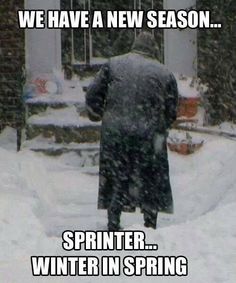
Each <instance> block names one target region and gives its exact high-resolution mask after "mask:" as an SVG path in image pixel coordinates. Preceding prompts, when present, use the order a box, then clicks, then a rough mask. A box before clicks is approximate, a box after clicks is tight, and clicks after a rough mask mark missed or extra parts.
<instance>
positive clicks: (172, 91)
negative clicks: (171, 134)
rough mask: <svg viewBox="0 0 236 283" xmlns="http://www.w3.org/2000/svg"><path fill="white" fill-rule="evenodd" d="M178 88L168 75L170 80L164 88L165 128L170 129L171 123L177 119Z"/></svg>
mask: <svg viewBox="0 0 236 283" xmlns="http://www.w3.org/2000/svg"><path fill="white" fill-rule="evenodd" d="M178 96H179V93H178V87H177V82H176V79H175V77H174V75H173V74H171V75H170V79H169V81H168V83H167V87H166V99H165V116H166V127H167V129H168V128H170V127H171V125H172V124H173V122H174V121H175V120H176V118H177V110H178Z"/></svg>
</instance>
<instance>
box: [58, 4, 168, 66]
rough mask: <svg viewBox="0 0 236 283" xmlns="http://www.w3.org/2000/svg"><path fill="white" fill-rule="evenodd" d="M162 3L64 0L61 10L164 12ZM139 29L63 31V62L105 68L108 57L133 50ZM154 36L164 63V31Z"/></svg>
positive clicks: (154, 32)
mask: <svg viewBox="0 0 236 283" xmlns="http://www.w3.org/2000/svg"><path fill="white" fill-rule="evenodd" d="M162 2H163V1H162V0H119V1H111V0H70V1H68V0H61V9H63V10H65V9H68V10H70V9H72V10H90V11H93V10H101V11H106V10H136V9H142V10H148V9H161V8H162V5H163V3H162ZM138 32H139V30H136V29H133V30H132V29H120V30H119V29H99V30H98V29H97V30H95V29H89V30H81V29H73V30H63V31H62V62H63V64H64V66H65V67H67V68H68V67H69V68H71V67H72V69H74V67H84V66H93V65H101V64H102V63H103V62H104V61H105V60H106V59H107V58H109V57H111V56H116V55H120V54H124V53H127V52H129V51H130V49H131V46H132V43H133V40H134V38H135V36H136V35H137V34H138ZM153 34H154V36H155V38H156V40H157V41H158V42H159V46H160V50H161V54H160V55H161V58H160V61H163V57H164V56H163V31H162V30H155V31H153Z"/></svg>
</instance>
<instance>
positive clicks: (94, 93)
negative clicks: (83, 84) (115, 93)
mask: <svg viewBox="0 0 236 283" xmlns="http://www.w3.org/2000/svg"><path fill="white" fill-rule="evenodd" d="M108 83H109V66H108V64H105V65H104V66H103V67H102V68H101V69H100V71H99V72H98V73H97V75H96V77H95V79H94V81H93V82H92V83H91V85H90V86H89V87H88V90H87V93H86V109H87V112H88V116H89V119H90V120H92V121H100V120H101V119H102V116H103V111H104V107H105V100H106V95H107V88H108Z"/></svg>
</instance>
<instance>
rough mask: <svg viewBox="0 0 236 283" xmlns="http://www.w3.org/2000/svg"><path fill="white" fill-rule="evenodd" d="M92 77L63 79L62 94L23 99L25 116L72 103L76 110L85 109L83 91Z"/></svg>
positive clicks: (64, 106)
mask: <svg viewBox="0 0 236 283" xmlns="http://www.w3.org/2000/svg"><path fill="white" fill-rule="evenodd" d="M91 80H92V78H86V79H84V80H79V79H77V80H71V81H65V82H64V86H63V93H62V94H47V95H37V96H36V97H33V98H28V99H27V100H26V101H25V105H26V110H27V117H31V116H32V115H36V114H40V113H43V112H45V111H46V110H47V108H48V107H50V108H53V109H61V108H66V107H68V106H72V105H74V106H75V107H76V108H77V110H78V112H82V111H84V109H85V92H84V90H85V89H86V88H87V86H88V85H89V83H90V82H91Z"/></svg>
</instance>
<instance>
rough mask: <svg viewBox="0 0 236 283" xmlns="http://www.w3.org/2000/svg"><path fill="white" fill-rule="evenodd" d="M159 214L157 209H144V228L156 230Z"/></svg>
mask: <svg viewBox="0 0 236 283" xmlns="http://www.w3.org/2000/svg"><path fill="white" fill-rule="evenodd" d="M157 214H158V211H157V210H156V209H144V210H143V218H144V226H145V227H148V228H153V229H156V226H157Z"/></svg>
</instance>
